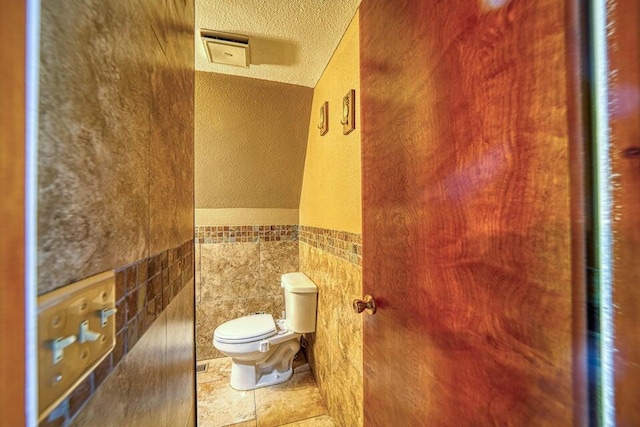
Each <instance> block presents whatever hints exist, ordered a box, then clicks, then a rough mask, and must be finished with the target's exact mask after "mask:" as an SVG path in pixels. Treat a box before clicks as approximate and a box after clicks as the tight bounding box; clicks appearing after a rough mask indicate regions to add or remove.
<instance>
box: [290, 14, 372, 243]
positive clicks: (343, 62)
mask: <svg viewBox="0 0 640 427" xmlns="http://www.w3.org/2000/svg"><path fill="white" fill-rule="evenodd" d="M358 22H359V20H358V14H357V13H356V15H355V17H354V18H353V20H352V21H351V24H350V25H349V28H348V29H347V31H346V33H345V35H344V37H343V38H342V41H341V42H340V44H339V45H338V48H337V49H336V51H335V53H334V54H333V57H332V58H331V61H329V64H328V65H327V68H326V69H325V71H324V73H323V75H322V77H321V78H320V81H318V85H317V86H316V88H315V90H314V94H313V107H312V113H311V121H310V123H309V140H308V142H307V155H306V161H305V167H304V178H303V181H302V193H301V196H300V225H306V226H310V227H320V228H328V229H332V230H340V231H348V232H351V233H360V232H361V230H362V213H361V210H362V208H361V200H360V198H361V191H360V179H361V178H360V111H359V108H357V107H358V106H359V104H360V100H359V96H360V93H359V91H360V54H359V52H360V50H359V49H360V47H359V46H360V45H359V39H358V37H359V36H358ZM349 89H355V90H356V102H355V104H356V129H355V130H354V131H353V132H351V133H350V134H349V135H343V134H342V125H341V124H340V118H341V111H342V98H343V97H344V95H345V94H346V93H347V92H348V91H349ZM325 101H328V102H329V132H328V133H327V134H326V135H324V136H320V132H319V130H318V129H317V125H318V117H319V115H320V113H319V112H320V106H321V105H322V103H323V102H325Z"/></svg>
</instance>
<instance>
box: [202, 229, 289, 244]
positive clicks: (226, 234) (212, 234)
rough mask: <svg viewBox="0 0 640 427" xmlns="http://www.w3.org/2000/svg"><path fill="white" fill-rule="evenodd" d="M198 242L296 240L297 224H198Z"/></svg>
mask: <svg viewBox="0 0 640 427" xmlns="http://www.w3.org/2000/svg"><path fill="white" fill-rule="evenodd" d="M195 240H196V242H197V243H255V242H295V241H297V240H298V226H297V225H196V226H195Z"/></svg>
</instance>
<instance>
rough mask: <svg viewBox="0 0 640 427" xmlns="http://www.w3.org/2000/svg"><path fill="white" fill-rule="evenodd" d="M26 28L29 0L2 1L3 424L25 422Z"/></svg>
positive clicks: (0, 301) (0, 238)
mask: <svg viewBox="0 0 640 427" xmlns="http://www.w3.org/2000/svg"><path fill="white" fill-rule="evenodd" d="M5 3H6V4H5ZM25 30H26V2H17V1H13V2H3V5H2V13H0V52H2V62H1V63H0V94H2V108H0V150H1V151H0V194H2V202H0V218H1V219H0V343H2V344H0V346H1V348H2V350H1V351H0V414H1V415H0V417H1V418H2V421H1V422H0V424H2V425H8V426H9V425H10V426H20V425H24V424H25V414H24V381H25V366H24V359H25V337H24V320H25V319H24V317H25V314H24V171H25V169H24V150H25V145H24V137H25V129H24V112H25V103H24V101H25V80H24V73H25V67H24V63H25ZM5 423H6V424H5Z"/></svg>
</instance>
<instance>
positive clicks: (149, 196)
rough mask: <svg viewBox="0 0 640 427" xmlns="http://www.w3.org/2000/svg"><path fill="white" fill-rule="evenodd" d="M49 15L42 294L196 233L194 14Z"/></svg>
mask: <svg viewBox="0 0 640 427" xmlns="http://www.w3.org/2000/svg"><path fill="white" fill-rule="evenodd" d="M173 3H174V2H169V1H164V0H156V1H152V2H144V3H130V2H103V1H97V0H83V1H78V2H71V3H69V2H61V1H48V2H43V4H42V34H41V43H42V46H41V68H40V73H41V74H40V132H39V139H40V140H39V152H38V156H39V167H38V174H39V177H38V178H39V194H38V272H39V273H38V274H39V277H38V292H39V293H45V292H47V291H50V290H53V289H55V288H58V287H61V286H64V285H67V284H69V283H71V282H74V281H77V280H79V279H82V278H84V277H87V276H90V275H92V274H95V273H98V272H101V271H104V270H108V269H111V268H115V267H118V266H120V265H124V264H127V263H129V262H132V261H135V260H138V259H141V258H144V257H146V256H149V255H153V254H155V253H158V252H160V251H162V250H165V249H168V248H170V247H173V246H176V245H179V244H180V243H182V242H184V241H185V240H187V239H190V238H191V236H192V226H193V220H192V218H193V212H192V210H193V202H192V199H193V87H194V86H193V20H194V16H193V3H191V2H185V3H183V2H180V1H178V0H176V1H175V4H173Z"/></svg>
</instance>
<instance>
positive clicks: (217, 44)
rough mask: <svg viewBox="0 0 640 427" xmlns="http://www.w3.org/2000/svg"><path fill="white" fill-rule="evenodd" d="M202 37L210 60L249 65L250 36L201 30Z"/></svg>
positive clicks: (241, 65) (219, 62)
mask: <svg viewBox="0 0 640 427" xmlns="http://www.w3.org/2000/svg"><path fill="white" fill-rule="evenodd" d="M200 38H202V44H203V45H204V50H205V51H206V52H207V58H209V62H215V63H216V64H225V65H235V66H238V67H248V66H249V63H250V57H249V38H248V37H245V36H240V35H237V34H228V33H220V32H217V31H209V30H200Z"/></svg>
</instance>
